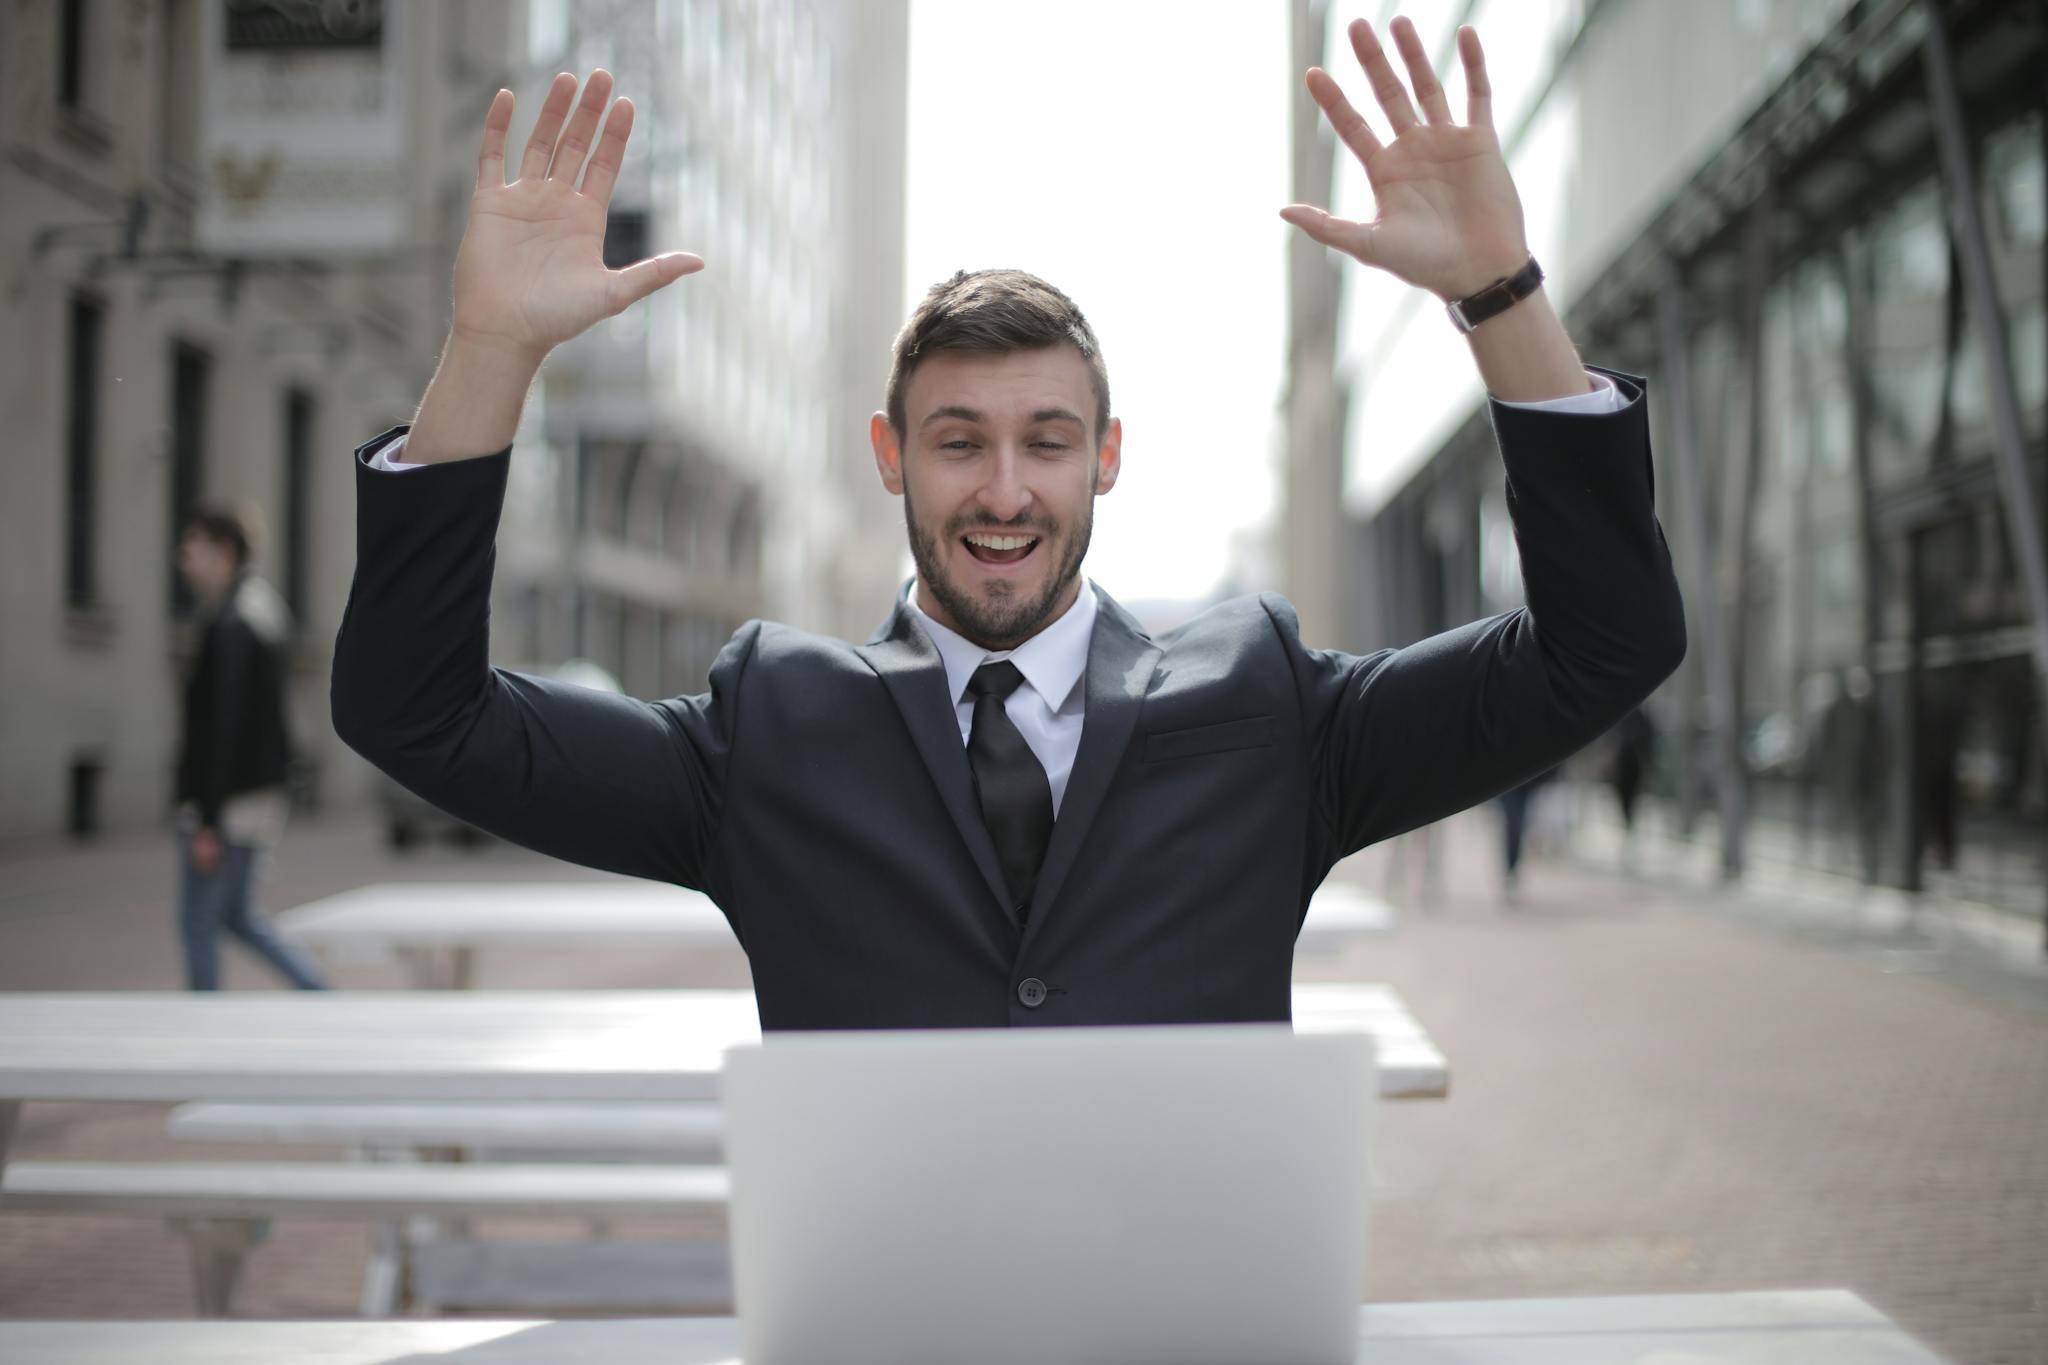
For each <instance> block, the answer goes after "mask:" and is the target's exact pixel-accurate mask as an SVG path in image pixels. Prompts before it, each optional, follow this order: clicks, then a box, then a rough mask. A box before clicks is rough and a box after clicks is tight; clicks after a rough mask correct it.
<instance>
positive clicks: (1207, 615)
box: [1159, 592, 1300, 654]
mask: <svg viewBox="0 0 2048 1365" xmlns="http://www.w3.org/2000/svg"><path fill="white" fill-rule="evenodd" d="M1299 634H1300V625H1299V622H1298V621H1297V620H1296V618H1295V614H1294V604H1293V603H1291V602H1289V601H1288V600H1287V599H1286V598H1284V597H1282V596H1280V594H1278V593H1273V592H1262V593H1253V594H1247V595H1245V596H1243V597H1232V598H1227V599H1225V600H1224V601H1221V602H1218V603H1217V604H1216V605H1215V606H1213V607H1210V608H1208V609H1207V610H1205V611H1203V612H1202V613H1201V614H1200V615H1198V616H1196V617H1194V618H1193V619H1192V620H1189V621H1186V622H1184V623H1183V624H1181V625H1178V626H1176V627H1174V628H1173V629H1172V630H1169V631H1166V632H1164V633H1163V634H1161V635H1160V637H1159V646H1160V648H1161V649H1163V650H1165V651H1166V652H1167V653H1168V654H1179V653H1183V652H1188V651H1195V652H1204V653H1207V652H1215V651H1219V650H1220V651H1223V652H1226V653H1245V652H1251V651H1260V650H1266V649H1270V648H1271V647H1272V646H1273V645H1274V644H1275V642H1276V641H1279V642H1287V641H1294V640H1296V639H1297V637H1298V636H1299Z"/></svg>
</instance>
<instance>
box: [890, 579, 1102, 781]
mask: <svg viewBox="0 0 2048 1365" xmlns="http://www.w3.org/2000/svg"><path fill="white" fill-rule="evenodd" d="M904 605H905V606H906V607H908V608H909V609H910V614H911V616H912V617H913V618H915V619H916V621H917V623H918V625H920V626H922V627H923V628H924V633H925V635H926V636H928V637H929V638H930V640H931V642H932V644H933V645H934V646H935V647H937V649H938V651H939V658H940V660H941V661H943V662H944V663H945V665H946V691H947V694H948V695H949V696H951V697H952V698H953V714H954V718H955V719H957V720H958V721H959V722H960V742H961V743H962V744H963V745H964V744H966V743H967V738H968V736H969V735H970V734H971V733H973V730H974V699H973V698H972V697H970V696H968V695H967V682H968V679H970V678H972V677H973V676H974V670H975V669H977V668H980V667H981V666H982V665H983V664H988V663H995V662H997V661H999V660H1002V659H1008V660H1009V661H1010V662H1011V663H1013V664H1015V665H1017V671H1018V672H1019V673H1022V674H1023V675H1024V682H1023V685H1022V686H1020V687H1019V688H1018V689H1017V690H1016V691H1014V692H1012V693H1011V694H1010V695H1009V697H1008V698H1006V699H1005V700H1004V702H1003V711H1004V712H1005V714H1007V715H1008V716H1009V717H1010V723H1011V724H1012V725H1014V726H1016V727H1017V731H1018V733H1020V734H1022V735H1023V736H1024V742H1025V743H1026V744H1028V745H1029V746H1031V752H1032V754H1033V756H1034V757H1036V758H1037V759H1038V766H1039V767H1041V768H1043V769H1045V780H1046V782H1047V783H1049V784H1050V785H1051V787H1052V813H1053V816H1054V818H1058V816H1059V813H1060V799H1061V798H1062V797H1064V796H1065V795H1066V794H1067V777H1068V775H1069V774H1070V773H1072V772H1073V771H1074V754H1075V753H1076V751H1078V750H1079V749H1080V747H1081V722H1082V721H1083V720H1084V719H1086V716H1087V709H1088V689H1087V688H1085V687H1083V686H1081V676H1082V675H1083V674H1084V673H1086V672H1087V671H1088V642H1089V641H1090V640H1092V639H1094V638H1095V611H1096V606H1095V587H1094V585H1093V584H1091V583H1089V581H1088V580H1087V579H1085V578H1084V579H1082V580H1081V591H1080V592H1079V593H1077V594H1076V595H1075V597H1074V605H1072V606H1071V607H1068V608H1067V609H1066V610H1065V611H1064V612H1062V613H1061V614H1060V617H1059V619H1058V620H1056V621H1054V622H1053V623H1052V624H1051V625H1049V626H1047V627H1045V628H1044V629H1043V630H1041V631H1039V632H1038V634H1036V635H1034V636H1032V637H1031V638H1030V639H1028V640H1026V641H1025V642H1024V643H1023V644H1021V645H1018V646H1017V647H1016V648H1015V649H983V648H982V647H981V646H980V645H978V644H976V643H974V641H972V640H970V639H968V638H966V637H965V636H963V635H961V634H960V633H959V632H958V631H954V630H949V629H947V628H946V627H945V626H942V625H940V624H939V623H938V622H937V621H934V620H932V618H931V617H929V616H927V615H925V614H924V610H923V608H921V607H919V606H918V605H917V594H916V593H915V592H913V593H912V594H911V595H910V596H909V597H908V598H907V599H905V601H904Z"/></svg>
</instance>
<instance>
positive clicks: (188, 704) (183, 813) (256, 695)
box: [178, 507, 322, 991]
mask: <svg viewBox="0 0 2048 1365" xmlns="http://www.w3.org/2000/svg"><path fill="white" fill-rule="evenodd" d="M249 553H250V534H249V530H248V527H247V526H246V525H245V524H244V523H243V521H242V519H241V518H240V517H239V516H238V515H237V514H236V513H235V512H233V511H231V510H230V509H228V508H225V507H200V508H198V509H196V510H194V511H193V512H192V513H191V515H190V516H188V517H187V518H186V521H185V530H184V533H183V534H182V535H181V536H180V537H179V539H178V572H179V573H180V574H182V575H183V576H184V578H185V582H186V583H187V584H188V585H189V586H190V587H191V589H192V593H193V595H194V596H195V597H196V598H197V599H198V601H199V610H200V612H201V615H202V619H203V621H204V623H205V626H204V632H203V633H202V634H201V636H200V640H199V653H198V656H197V657H196V658H195V659H194V661H193V665H192V672H191V674H190V676H189V677H188V678H187V679H186V682H185V704H184V727H183V735H182V741H181V744H180V749H179V755H178V800H179V802H180V806H181V809H180V812H179V835H178V847H179V861H180V864H181V867H180V878H179V906H178V930H179V936H180V938H181V939H182V940H183V942H184V947H185V984H186V985H187V986H189V987H191V989H193V990H195V991H210V990H216V989H218V988H219V986H220V947H219V944H220V931H221V930H223V929H225V930H227V931H228V932H229V933H231V934H233V935H234V936H235V937H236V938H239V939H240V940H242V942H244V943H246V944H247V945H248V946H249V947H250V948H251V949H253V950H254V951H255V952H256V954H257V956H259V957H261V958H263V959H264V960H265V961H266V962H268V963H270V965H271V966H272V967H274V968H276V969H277V970H278V972H280V973H281V974H282V975H283V976H284V978H285V979H286V980H287V981H289V982H291V983H292V985H294V986H296V987H298V988H299V989H301V990H315V989H318V988H319V987H320V986H321V985H322V982H321V980H320V977H319V974H318V973H317V972H315V971H314V970H313V968H312V966H311V965H310V964H309V963H307V962H306V961H305V959H303V958H302V957H300V956H299V955H298V954H297V953H295V952H293V951H292V949H291V948H289V947H288V946H286V945H285V944H284V943H283V942H282V941H281V940H280V939H278V938H277V936H276V935H274V934H272V933H271V932H270V929H269V926H267V925H266V924H264V922H263V921H262V919H261V918H259V917H258V915H257V913H256V910H255V906H254V903H253V897H252V892H253V888H254V884H255V879H256V872H257V866H256V865H257V863H258V862H259V861H260V860H261V858H262V856H263V854H264V853H265V852H266V851H267V850H268V849H269V848H271V847H272V846H273V845H274V844H276V842H277V840H278V839H279V837H280V836H281V835H282V834H283V833H284V822H285V814H286V812H287V810H288V809H289V806H290V801H289V798H288V796H287V793H286V790H285V776H286V769H287V767H288V766H289V764H290V762H291V738H290V734H289V731H288V729H287V727H286V724H285V713H284V692H285V675H286V669H287V667H288V663H287V658H286V652H285V651H286V644H287V638H288V636H289V634H290V621H289V616H288V614H287V612H286V611H285V606H284V602H283V601H282V600H281V599H280V598H279V597H278V595H277V594H276V593H275V592H274V591H272V590H271V587H270V585H269V584H267V583H265V582H264V581H263V580H262V579H260V578H258V577H257V576H256V575H255V574H254V573H252V572H251V571H250V569H249Z"/></svg>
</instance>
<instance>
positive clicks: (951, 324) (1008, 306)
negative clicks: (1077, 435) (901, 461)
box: [888, 270, 1109, 442]
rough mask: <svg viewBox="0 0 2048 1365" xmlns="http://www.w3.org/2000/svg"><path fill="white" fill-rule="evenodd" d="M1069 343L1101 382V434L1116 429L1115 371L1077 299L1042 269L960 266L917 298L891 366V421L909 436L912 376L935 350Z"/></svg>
mask: <svg viewBox="0 0 2048 1365" xmlns="http://www.w3.org/2000/svg"><path fill="white" fill-rule="evenodd" d="M1062 343H1065V344H1067V345H1070V346H1072V347H1073V348H1074V349H1075V350H1077V351H1079V352H1080V353H1081V358H1082V359H1083V360H1085V361H1087V362H1088V372H1089V375H1090V377H1091V378H1093V380H1094V381H1095V439H1096V440H1097V441H1098V442H1100V441H1101V439H1102V433H1103V432H1105V431H1107V430H1108V429H1109V371H1108V369H1106V368H1105V367H1104V366H1103V363H1102V346H1101V345H1100V343H1098V342H1097V341H1096V340H1095V329H1094V328H1092V327H1090V326H1089V325H1088V319H1087V318H1085V317H1083V316H1081V310H1080V309H1079V308H1076V307H1075V306H1074V301H1073V300H1072V299H1070V298H1068V297H1067V296H1066V295H1065V294H1062V293H1061V292H1060V291H1059V290H1057V289H1055V288H1054V287H1053V286H1052V285H1050V284H1047V283H1046V282H1045V281H1044V280H1041V279H1039V278H1038V276H1036V275H1032V274H1027V273H1026V272H1024V271H1022V270H961V271H957V272H955V273H954V275H953V277H952V278H951V279H948V280H941V281H939V282H938V283H937V284H935V285H933V286H932V287H931V290H930V291H929V292H928V293H926V295H925V296H924V302H922V303H920V304H918V305H917V311H916V312H914V313H912V314H911V315H910V321H908V322H906V323H904V324H903V330H902V331H901V332H898V333H897V334H896V351H895V364H894V365H893V366H892V367H891V368H890V370H889V398H888V402H889V425H890V426H892V427H894V428H895V429H896V438H897V439H898V440H901V439H903V430H904V422H905V417H904V412H903V396H904V392H905V390H907V389H908V388H909V387H910V376H911V375H912V374H913V373H915V372H916V370H917V367H918V365H919V364H920V363H922V362H923V360H924V358H925V357H926V356H928V355H930V354H932V353H933V352H934V351H983V352H988V353H991V354H997V355H1001V354H1007V353H1008V352H1011V351H1037V350H1043V349H1044V348H1045V347H1047V346H1058V345H1060V344H1062Z"/></svg>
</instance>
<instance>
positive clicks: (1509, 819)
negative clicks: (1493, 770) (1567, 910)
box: [1496, 768, 1557, 905]
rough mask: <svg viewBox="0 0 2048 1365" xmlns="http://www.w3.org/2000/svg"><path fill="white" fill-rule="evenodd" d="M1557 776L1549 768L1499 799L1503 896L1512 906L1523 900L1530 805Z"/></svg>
mask: <svg viewBox="0 0 2048 1365" xmlns="http://www.w3.org/2000/svg"><path fill="white" fill-rule="evenodd" d="M1556 775H1557V769H1555V768H1547V769H1545V770H1544V771H1542V772H1540V773H1538V774H1536V776H1534V777H1532V778H1530V779H1529V780H1528V781H1527V782H1524V783H1523V784H1522V785H1521V786H1519V787H1510V788H1509V789H1508V790H1507V791H1504V792H1502V793H1501V794H1500V796H1499V797H1497V798H1496V799H1497V800H1498V801H1499V803H1500V814H1501V896H1502V898H1503V899H1504V900H1506V901H1507V902H1508V904H1510V905H1513V904H1514V903H1515V902H1517V901H1518V900H1520V899H1521V881H1520V878H1521V867H1522V841H1523V839H1524V837H1525V836H1526V835H1527V834H1528V831H1529V803H1530V802H1531V801H1533V800H1535V797H1536V789H1537V788H1538V787H1540V786H1542V785H1543V784H1544V783H1546V782H1548V781H1549V780H1550V779H1551V778H1552V777H1555V776H1556Z"/></svg>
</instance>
